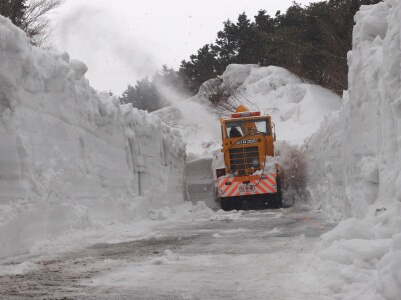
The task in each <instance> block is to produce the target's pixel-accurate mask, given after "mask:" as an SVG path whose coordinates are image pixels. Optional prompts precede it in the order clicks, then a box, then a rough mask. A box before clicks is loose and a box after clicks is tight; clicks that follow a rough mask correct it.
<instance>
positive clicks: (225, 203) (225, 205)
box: [220, 198, 232, 211]
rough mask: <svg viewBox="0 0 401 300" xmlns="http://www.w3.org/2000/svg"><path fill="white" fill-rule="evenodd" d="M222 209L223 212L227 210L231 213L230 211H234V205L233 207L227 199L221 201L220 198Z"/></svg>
mask: <svg viewBox="0 0 401 300" xmlns="http://www.w3.org/2000/svg"><path fill="white" fill-rule="evenodd" d="M220 208H221V209H222V210H225V211H230V210H232V205H231V203H230V202H229V201H227V200H226V199H221V198H220Z"/></svg>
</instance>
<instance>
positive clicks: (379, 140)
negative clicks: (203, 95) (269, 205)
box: [308, 0, 401, 299]
mask: <svg viewBox="0 0 401 300" xmlns="http://www.w3.org/2000/svg"><path fill="white" fill-rule="evenodd" d="M355 20H356V25H355V27H354V32H353V48H352V51H351V52H350V53H349V55H348V62H349V90H348V92H347V93H345V95H344V98H343V104H342V107H341V109H340V110H339V111H338V112H337V113H335V114H334V115H332V116H330V117H328V118H327V119H326V121H325V122H324V124H323V126H322V127H321V128H320V129H319V131H318V132H317V133H316V134H315V135H314V136H313V137H312V138H311V140H310V141H309V143H308V156H309V178H310V186H309V188H310V189H309V190H310V193H311V196H312V197H311V198H312V204H313V205H314V206H315V207H317V208H322V209H324V210H326V211H328V212H329V213H330V214H331V216H332V217H333V218H334V219H342V218H346V217H351V218H350V219H348V220H346V221H344V222H342V223H340V225H339V226H338V227H337V228H336V229H334V230H333V231H332V232H329V233H327V234H326V235H323V236H322V241H321V242H320V244H319V245H318V246H317V247H316V249H315V250H316V255H317V263H315V264H314V266H315V267H316V268H317V270H318V272H320V274H321V275H322V278H323V280H324V281H325V283H326V284H328V286H330V287H331V288H332V290H334V291H335V292H336V293H339V295H341V296H339V297H340V298H342V299H399V298H400V295H401V273H400V272H401V271H400V270H401V269H400V265H401V252H400V250H401V249H400V232H401V203H400V202H401V38H400V34H401V2H400V1H397V0H387V1H384V2H381V3H378V4H376V5H373V6H362V7H361V10H360V11H359V12H358V13H357V14H356V16H355ZM328 270H330V271H328ZM329 273H331V275H329ZM345 283H346V284H345Z"/></svg>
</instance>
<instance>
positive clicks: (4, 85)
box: [0, 16, 185, 257]
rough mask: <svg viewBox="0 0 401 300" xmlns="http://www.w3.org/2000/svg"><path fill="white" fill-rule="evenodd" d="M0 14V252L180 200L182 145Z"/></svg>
mask: <svg viewBox="0 0 401 300" xmlns="http://www.w3.org/2000/svg"><path fill="white" fill-rule="evenodd" d="M86 71H87V67H86V66H85V64H84V63H82V62H80V61H77V60H73V59H70V58H69V56H68V54H67V53H63V54H61V55H56V54H53V53H50V52H48V51H43V50H40V49H38V48H35V47H32V46H31V45H30V43H29V40H28V38H27V37H26V36H25V34H24V33H23V32H22V31H21V30H20V29H18V28H17V27H15V26H14V25H12V24H11V22H10V21H9V20H8V19H5V18H3V17H1V16H0V257H5V256H10V255H17V254H23V253H26V252H27V251H28V250H29V249H30V248H31V247H32V246H33V245H34V243H35V242H37V241H38V240H42V239H49V238H54V237H58V236H59V235H61V234H66V233H67V232H68V231H69V230H74V229H84V228H87V227H93V226H95V227H98V226H104V225H107V224H110V223H113V222H116V221H118V222H128V221H132V220H134V219H137V218H141V217H147V215H148V212H149V209H152V208H161V207H165V206H175V205H177V204H179V203H182V202H183V201H184V171H183V170H184V158H185V144H184V142H183V141H182V139H181V137H180V135H179V133H178V132H177V131H176V130H172V129H171V128H170V127H168V126H166V125H165V124H163V123H162V122H161V121H160V120H159V119H158V118H155V117H154V116H150V115H148V114H147V113H146V112H143V111H138V110H137V109H133V108H132V106H130V105H126V106H120V105H119V101H118V99H117V98H116V97H111V96H109V95H108V94H107V93H99V92H97V91H95V90H94V89H92V88H91V87H90V86H89V82H88V80H87V79H85V77H84V74H85V72H86Z"/></svg>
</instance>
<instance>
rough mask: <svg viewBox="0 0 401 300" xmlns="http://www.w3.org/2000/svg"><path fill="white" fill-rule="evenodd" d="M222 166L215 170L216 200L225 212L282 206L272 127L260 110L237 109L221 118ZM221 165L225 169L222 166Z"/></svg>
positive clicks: (268, 119) (241, 107) (269, 120)
mask: <svg viewBox="0 0 401 300" xmlns="http://www.w3.org/2000/svg"><path fill="white" fill-rule="evenodd" d="M220 123H221V135H222V147H223V148H222V149H221V152H222V153H221V155H220V156H217V157H216V159H219V158H220V160H221V165H222V166H221V167H219V168H216V172H215V176H216V181H215V186H216V193H217V201H219V202H220V205H221V208H222V209H224V210H231V209H258V208H265V207H281V206H282V197H281V184H280V170H279V165H278V163H277V161H276V159H275V157H274V141H275V139H276V136H275V133H274V124H273V123H272V122H271V117H270V116H268V115H261V113H260V112H259V111H249V110H248V109H247V108H246V107H245V106H243V105H240V106H238V107H237V109H236V111H235V113H232V114H231V116H230V117H229V118H221V119H220ZM223 165H224V167H223Z"/></svg>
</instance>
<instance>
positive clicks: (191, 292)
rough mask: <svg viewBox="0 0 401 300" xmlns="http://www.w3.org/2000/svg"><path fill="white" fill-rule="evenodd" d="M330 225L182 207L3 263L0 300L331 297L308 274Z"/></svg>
mask: <svg viewBox="0 0 401 300" xmlns="http://www.w3.org/2000/svg"><path fill="white" fill-rule="evenodd" d="M150 219H153V220H150ZM330 226H331V225H330V224H327V222H325V221H324V215H323V214H316V213H314V212H311V211H310V209H307V208H291V209H286V210H284V209H283V210H274V211H271V210H265V211H263V212H259V211H258V212H255V211H253V212H243V211H239V212H237V211H233V212H224V211H221V210H220V211H217V212H213V211H212V210H211V209H209V208H208V207H206V206H205V205H204V204H203V203H202V202H199V203H198V204H197V205H196V206H194V205H192V204H190V203H186V204H184V205H179V206H177V207H176V208H175V209H172V210H158V211H154V212H153V214H152V215H151V216H150V217H149V220H148V221H142V222H140V223H135V224H131V225H122V224H114V225H112V226H109V227H108V228H107V230H101V231H95V230H90V231H89V230H88V231H86V232H85V231H79V232H76V233H75V234H70V235H69V236H68V237H64V238H60V239H58V240H55V241H48V242H47V243H42V244H41V245H38V246H37V247H36V249H34V250H33V251H32V254H31V255H29V256H25V257H17V258H10V259H9V260H7V261H6V262H5V263H4V262H3V264H2V265H1V269H0V299H2V296H4V297H6V298H7V299H27V298H29V299H62V298H74V299H75V298H79V299H265V298H269V299H270V298H274V299H300V300H301V299H305V300H309V299H321V300H323V299H331V298H330V291H329V290H328V289H327V288H324V287H323V288H322V287H320V286H319V285H317V284H316V278H315V277H314V275H313V274H311V273H308V272H307V263H308V261H309V259H310V257H311V250H312V249H313V246H314V244H315V242H316V240H317V239H318V237H319V235H320V234H321V233H322V232H325V231H327V230H328V228H330ZM80 241H83V243H80Z"/></svg>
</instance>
